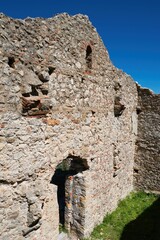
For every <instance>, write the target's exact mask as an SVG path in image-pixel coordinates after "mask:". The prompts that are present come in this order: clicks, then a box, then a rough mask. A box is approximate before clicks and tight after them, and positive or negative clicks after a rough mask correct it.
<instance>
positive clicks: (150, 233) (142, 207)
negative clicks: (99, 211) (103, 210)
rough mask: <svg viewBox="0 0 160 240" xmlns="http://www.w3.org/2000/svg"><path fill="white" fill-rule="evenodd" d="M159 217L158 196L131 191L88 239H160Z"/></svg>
mask: <svg viewBox="0 0 160 240" xmlns="http://www.w3.org/2000/svg"><path fill="white" fill-rule="evenodd" d="M159 218H160V201H159V199H158V196H156V195H154V194H147V193H144V192H137V193H131V194H130V195H129V196H128V197H127V198H126V199H124V200H123V201H121V202H120V203H119V205H118V207H117V209H116V210H115V211H114V212H113V213H111V214H109V215H107V216H106V217H105V218H104V220H103V223H102V224H100V225H99V226H97V227H96V228H95V229H94V231H93V232H92V234H91V236H90V238H88V240H160V230H159V229H160V220H159ZM86 240H87V239H86Z"/></svg>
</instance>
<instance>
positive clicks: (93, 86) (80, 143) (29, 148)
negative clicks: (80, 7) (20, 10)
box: [0, 14, 137, 240]
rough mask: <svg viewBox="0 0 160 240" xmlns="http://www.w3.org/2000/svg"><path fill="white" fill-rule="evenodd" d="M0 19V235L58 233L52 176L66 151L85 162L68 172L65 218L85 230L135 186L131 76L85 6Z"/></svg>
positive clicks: (52, 237)
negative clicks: (114, 59) (80, 11)
mask: <svg viewBox="0 0 160 240" xmlns="http://www.w3.org/2000/svg"><path fill="white" fill-rule="evenodd" d="M0 22H1V24H0V26H1V31H0V34H1V35H0V36H1V42H0V56H1V58H0V67H1V72H0V75H1V83H0V97H1V99H0V106H1V110H0V111H1V115H0V131H1V132H0V151H1V169H2V170H1V171H0V188H1V189H0V194H1V197H0V206H1V209H0V211H1V214H0V217H1V219H0V221H1V224H0V228H1V231H0V232H1V236H0V238H2V239H4V240H5V239H6V240H8V239H10V240H12V239H19V240H21V239H30V240H32V239H34V240H36V239H42V240H43V239H44V240H46V239H48V240H56V239H57V237H58V225H59V214H58V202H57V186H56V185H54V184H51V183H50V182H51V179H52V177H53V175H54V173H55V171H56V169H57V166H58V164H60V163H61V162H62V161H63V160H64V159H66V158H68V157H69V156H75V157H79V158H81V159H85V160H86V161H87V165H88V169H86V170H85V171H82V172H80V173H78V175H77V174H76V175H75V176H74V177H73V179H72V178H71V179H72V181H73V184H72V182H69V180H66V181H67V182H66V185H68V186H69V187H68V188H67V190H66V197H68V196H69V198H68V202H66V208H67V211H68V215H67V216H66V218H68V219H70V222H67V221H66V225H67V226H70V227H68V230H69V232H71V239H72V238H73V237H72V236H75V235H76V236H77V235H78V237H80V238H82V237H84V236H88V235H89V234H90V232H91V231H92V229H93V228H94V226H95V225H97V224H98V223H100V221H102V219H103V217H104V216H105V214H106V213H107V212H110V211H112V210H113V209H114V208H115V207H116V206H117V203H118V201H119V200H120V199H122V198H124V197H125V196H126V195H127V194H128V193H129V192H130V191H131V190H132V189H133V164H134V152H135V140H136V134H137V114H136V106H137V88H136V85H135V83H134V82H133V81H132V79H131V78H130V77H129V76H128V75H126V74H125V73H123V72H122V71H120V70H118V69H116V68H115V67H114V66H113V65H112V63H111V62H110V60H109V56H108V53H107V51H106V49H105V47H104V45H103V43H102V41H101V39H100V37H99V36H98V34H97V32H96V30H95V29H94V28H93V26H92V25H91V23H90V22H89V20H88V18H87V17H86V16H83V15H76V16H73V17H70V16H69V15H67V14H61V15H58V16H56V17H54V18H49V19H41V18H37V19H31V18H28V19H26V20H13V19H11V18H9V17H6V16H4V15H1V18H0ZM71 187H72V192H71V193H70V195H68V194H69V189H71ZM67 203H69V204H68V205H67ZM67 211H66V214H67ZM77 212H78V213H79V214H77ZM68 219H67V220H68Z"/></svg>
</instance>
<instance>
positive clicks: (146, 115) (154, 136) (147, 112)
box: [134, 87, 160, 192]
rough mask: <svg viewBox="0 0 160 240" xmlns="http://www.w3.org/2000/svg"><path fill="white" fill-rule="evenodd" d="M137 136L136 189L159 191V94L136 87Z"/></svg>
mask: <svg viewBox="0 0 160 240" xmlns="http://www.w3.org/2000/svg"><path fill="white" fill-rule="evenodd" d="M138 94H139V108H138V111H139V113H138V137H137V141H136V155H135V165H134V186H135V188H136V189H141V190H147V191H153V192H159V191H160V144H159V142H160V95H159V94H157V95H156V94H153V93H152V92H151V91H149V90H148V89H141V88H140V87H138Z"/></svg>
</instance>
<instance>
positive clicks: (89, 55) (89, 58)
mask: <svg viewBox="0 0 160 240" xmlns="http://www.w3.org/2000/svg"><path fill="white" fill-rule="evenodd" d="M86 65H87V69H92V48H91V47H90V46H89V45H88V46H87V49H86Z"/></svg>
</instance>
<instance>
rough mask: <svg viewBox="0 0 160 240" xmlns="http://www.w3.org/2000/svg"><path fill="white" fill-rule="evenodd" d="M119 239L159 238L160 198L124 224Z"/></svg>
mask: <svg viewBox="0 0 160 240" xmlns="http://www.w3.org/2000/svg"><path fill="white" fill-rule="evenodd" d="M120 240H160V198H159V199H158V200H156V201H155V202H154V203H153V204H152V206H151V207H149V208H147V209H146V210H145V211H144V212H143V213H142V214H141V215H140V216H139V217H137V219H135V220H134V221H132V222H130V223H129V224H128V225H126V226H125V228H124V230H123V233H122V236H121V238H120Z"/></svg>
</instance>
